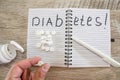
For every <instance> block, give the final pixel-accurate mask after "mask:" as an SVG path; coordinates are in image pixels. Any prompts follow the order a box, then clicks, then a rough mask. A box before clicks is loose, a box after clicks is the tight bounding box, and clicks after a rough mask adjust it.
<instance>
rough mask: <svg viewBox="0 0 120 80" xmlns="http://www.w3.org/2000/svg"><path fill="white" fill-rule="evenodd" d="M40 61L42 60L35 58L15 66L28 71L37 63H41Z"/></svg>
mask: <svg viewBox="0 0 120 80" xmlns="http://www.w3.org/2000/svg"><path fill="white" fill-rule="evenodd" d="M40 60H41V58H40V57H34V58H30V59H26V60H23V61H20V62H18V63H16V64H15V66H19V67H20V68H21V69H27V68H29V67H31V66H33V65H35V64H36V63H38V61H40Z"/></svg>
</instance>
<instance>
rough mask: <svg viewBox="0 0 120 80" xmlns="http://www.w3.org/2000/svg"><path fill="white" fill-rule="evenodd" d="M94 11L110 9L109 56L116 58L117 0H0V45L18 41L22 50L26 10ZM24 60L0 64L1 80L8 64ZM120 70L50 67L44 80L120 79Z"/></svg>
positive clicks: (119, 47)
mask: <svg viewBox="0 0 120 80" xmlns="http://www.w3.org/2000/svg"><path fill="white" fill-rule="evenodd" d="M70 7H71V8H97V9H110V10H111V36H112V38H114V39H115V42H112V48H111V49H112V56H113V57H118V58H119V57H120V0H46V1H45V0H0V43H1V44H4V43H6V42H9V41H10V40H15V41H17V42H19V43H20V44H21V45H22V46H23V47H24V48H25V50H26V43H27V42H26V38H27V17H28V9H29V8H70ZM25 58H26V52H25V53H24V54H21V53H19V52H18V55H17V57H16V59H15V60H13V61H12V62H11V63H9V64H4V65H0V80H4V78H5V76H6V74H7V72H8V71H9V69H10V67H11V65H12V64H14V63H15V62H17V61H20V60H22V59H25ZM119 75H120V68H113V67H110V68H55V67H54V68H51V69H50V71H49V72H48V74H47V77H46V80H120V76H119Z"/></svg>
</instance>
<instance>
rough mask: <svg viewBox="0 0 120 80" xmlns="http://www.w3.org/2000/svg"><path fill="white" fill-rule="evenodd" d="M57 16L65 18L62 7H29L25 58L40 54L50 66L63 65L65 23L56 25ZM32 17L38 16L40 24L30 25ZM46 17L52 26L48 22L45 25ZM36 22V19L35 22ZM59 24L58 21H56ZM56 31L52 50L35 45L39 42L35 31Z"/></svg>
mask: <svg viewBox="0 0 120 80" xmlns="http://www.w3.org/2000/svg"><path fill="white" fill-rule="evenodd" d="M57 14H59V15H58V17H61V18H63V19H64V18H65V10H64V9H44V8H43V9H30V10H29V19H28V42H27V58H30V57H33V56H40V57H41V58H42V60H43V62H45V63H50V64H51V65H52V66H61V67H65V66H66V65H64V63H65V62H64V59H65V58H64V56H65V54H64V52H65V34H64V33H65V28H64V27H65V26H64V25H65V23H64V22H63V25H62V26H61V27H56V26H55V25H56V23H55V22H56V18H57ZM34 17H39V18H40V25H38V26H32V19H33V18H34ZM43 18H44V25H43V26H42V23H41V21H42V20H43ZM48 18H51V20H52V22H53V23H52V26H51V24H50V23H49V24H48V25H46V23H47V20H48ZM35 23H37V21H36V22H35ZM58 24H59V23H58ZM40 30H44V31H56V34H55V35H54V36H53V42H54V44H53V47H54V49H55V50H54V51H52V52H49V51H42V50H41V49H40V48H37V47H36V44H37V43H39V42H40V38H39V36H37V35H36V31H40Z"/></svg>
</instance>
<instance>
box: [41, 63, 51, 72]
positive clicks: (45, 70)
mask: <svg viewBox="0 0 120 80" xmlns="http://www.w3.org/2000/svg"><path fill="white" fill-rule="evenodd" d="M49 68H50V64H45V65H44V66H42V70H43V71H44V72H47V71H48V70H49Z"/></svg>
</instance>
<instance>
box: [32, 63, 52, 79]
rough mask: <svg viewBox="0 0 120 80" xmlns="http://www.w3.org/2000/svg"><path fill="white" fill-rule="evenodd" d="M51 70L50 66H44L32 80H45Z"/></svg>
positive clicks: (37, 70)
mask: <svg viewBox="0 0 120 80" xmlns="http://www.w3.org/2000/svg"><path fill="white" fill-rule="evenodd" d="M49 68H50V65H49V64H43V65H42V66H41V67H39V68H38V69H36V71H35V72H34V75H33V77H32V80H44V79H45V76H46V74H47V72H48V70H49Z"/></svg>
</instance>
